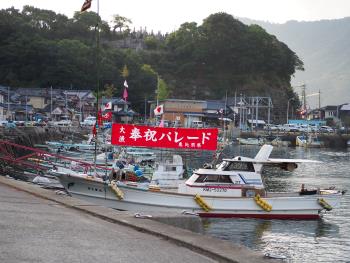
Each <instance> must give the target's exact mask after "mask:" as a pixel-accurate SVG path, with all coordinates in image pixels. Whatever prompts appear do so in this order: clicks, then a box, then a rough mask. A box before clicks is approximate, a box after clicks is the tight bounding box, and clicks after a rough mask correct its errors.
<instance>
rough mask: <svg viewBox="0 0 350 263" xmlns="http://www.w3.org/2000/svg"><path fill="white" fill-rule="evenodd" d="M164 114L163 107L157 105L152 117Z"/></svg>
mask: <svg viewBox="0 0 350 263" xmlns="http://www.w3.org/2000/svg"><path fill="white" fill-rule="evenodd" d="M163 113H164V105H159V106H157V107H156V108H155V109H154V115H156V116H157V115H162V114H163Z"/></svg>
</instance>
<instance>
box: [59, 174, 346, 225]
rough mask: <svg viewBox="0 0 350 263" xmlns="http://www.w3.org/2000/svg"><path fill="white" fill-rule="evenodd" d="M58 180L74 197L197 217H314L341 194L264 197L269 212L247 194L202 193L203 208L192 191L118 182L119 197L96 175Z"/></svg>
mask: <svg viewBox="0 0 350 263" xmlns="http://www.w3.org/2000/svg"><path fill="white" fill-rule="evenodd" d="M58 178H59V180H60V182H61V183H62V185H63V186H64V187H65V188H66V190H67V191H68V192H69V193H70V194H71V195H72V196H74V197H77V198H80V199H84V200H86V201H89V202H93V203H96V204H98V205H102V206H107V207H111V208H115V209H119V210H128V211H133V212H153V211H154V212H169V211H173V212H179V213H182V212H183V211H187V212H190V213H196V214H198V215H199V216H201V217H221V218H228V217H243V218H245V217H249V218H263V219H302V220H306V219H317V218H319V216H320V213H321V211H322V210H323V207H322V206H321V205H320V204H319V203H318V199H319V198H323V199H324V200H326V202H327V203H328V204H329V205H331V206H332V207H336V206H338V204H339V202H340V198H341V194H340V193H339V194H328V195H308V196H299V195H297V194H293V195H290V196H287V195H285V194H284V195H279V196H271V197H266V198H264V200H266V202H267V203H269V204H270V205H272V210H271V211H270V212H267V211H264V210H263V209H262V208H260V207H259V206H258V205H257V204H256V203H255V201H254V199H253V198H249V197H213V196H202V198H203V200H204V201H205V202H206V203H207V204H208V205H209V206H210V207H211V208H212V209H211V210H210V211H208V212H205V211H204V210H203V209H202V208H201V206H200V205H198V204H197V203H196V201H195V200H194V196H193V195H189V194H179V193H175V192H167V191H149V190H148V189H146V188H140V187H135V186H127V185H118V187H119V189H120V190H121V191H122V192H123V196H124V197H123V199H119V198H118V197H117V196H116V194H115V193H114V192H113V190H111V188H110V187H109V186H108V184H107V183H105V182H103V181H102V180H100V179H86V178H84V177H76V176H69V175H63V174H62V175H60V176H59V177H58Z"/></svg>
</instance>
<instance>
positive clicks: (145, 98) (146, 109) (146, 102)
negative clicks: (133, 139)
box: [144, 96, 147, 123]
mask: <svg viewBox="0 0 350 263" xmlns="http://www.w3.org/2000/svg"><path fill="white" fill-rule="evenodd" d="M146 103H147V102H146V96H145V120H144V123H146V118H147V113H146V111H147V104H146Z"/></svg>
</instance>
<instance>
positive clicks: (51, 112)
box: [50, 86, 52, 120]
mask: <svg viewBox="0 0 350 263" xmlns="http://www.w3.org/2000/svg"><path fill="white" fill-rule="evenodd" d="M50 97H51V100H50V103H51V112H50V118H51V120H52V86H51V96H50Z"/></svg>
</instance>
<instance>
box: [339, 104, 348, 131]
mask: <svg viewBox="0 0 350 263" xmlns="http://www.w3.org/2000/svg"><path fill="white" fill-rule="evenodd" d="M339 117H340V119H341V121H342V124H343V125H344V126H346V127H350V103H347V104H343V105H341V107H340V109H339Z"/></svg>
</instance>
